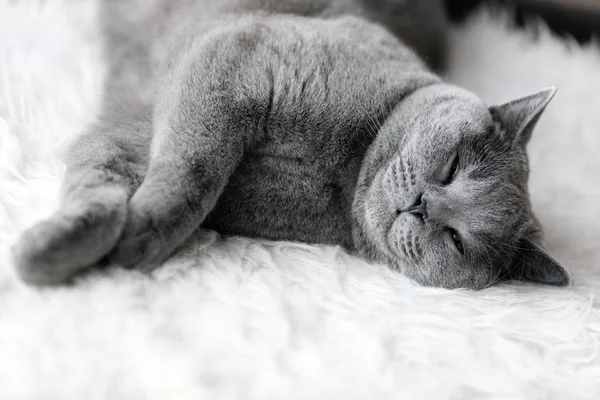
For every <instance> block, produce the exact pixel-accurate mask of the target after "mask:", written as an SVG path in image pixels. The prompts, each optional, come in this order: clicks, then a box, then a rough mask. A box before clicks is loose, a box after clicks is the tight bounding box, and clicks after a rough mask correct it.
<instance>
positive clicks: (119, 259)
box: [108, 208, 169, 272]
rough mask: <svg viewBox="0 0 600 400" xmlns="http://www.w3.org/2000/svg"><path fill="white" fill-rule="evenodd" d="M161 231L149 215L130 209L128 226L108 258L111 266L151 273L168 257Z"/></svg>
mask: <svg viewBox="0 0 600 400" xmlns="http://www.w3.org/2000/svg"><path fill="white" fill-rule="evenodd" d="M164 248H165V245H164V241H163V239H162V235H161V233H160V230H159V229H158V228H157V227H156V224H155V222H154V219H153V218H152V217H151V216H150V215H149V214H147V213H144V212H141V210H136V209H135V208H133V209H130V211H129V215H128V220H127V224H126V226H125V229H124V230H123V234H122V236H121V238H120V240H119V241H118V243H117V245H116V247H115V248H114V250H113V251H112V252H111V253H110V255H109V256H108V259H109V261H110V263H111V264H116V265H119V266H122V267H124V268H127V269H136V270H139V271H143V272H150V271H152V270H154V269H156V268H157V267H158V266H159V265H160V264H161V263H162V262H163V261H164V260H165V259H166V258H167V257H168V256H169V252H167V251H165V250H164Z"/></svg>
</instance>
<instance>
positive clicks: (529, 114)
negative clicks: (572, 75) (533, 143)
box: [490, 87, 556, 147]
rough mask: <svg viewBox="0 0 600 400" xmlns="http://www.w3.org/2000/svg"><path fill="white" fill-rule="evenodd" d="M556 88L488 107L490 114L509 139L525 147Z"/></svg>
mask: <svg viewBox="0 0 600 400" xmlns="http://www.w3.org/2000/svg"><path fill="white" fill-rule="evenodd" d="M555 93H556V88H554V87H550V88H547V89H544V90H541V91H539V92H537V93H534V94H530V95H528V96H525V97H522V98H520V99H517V100H513V101H510V102H508V103H505V104H502V105H500V106H495V107H490V112H491V113H492V116H493V117H494V119H496V120H497V121H498V122H500V124H502V126H503V127H504V129H505V130H506V131H507V133H508V135H510V138H511V139H512V140H513V141H514V142H515V143H516V144H518V145H520V146H522V147H525V146H526V145H527V143H528V142H529V139H531V134H532V132H533V129H534V128H535V125H536V124H537V122H538V120H539V118H540V116H541V115H542V113H543V112H544V109H545V108H546V106H547V105H548V103H550V100H552V98H553V97H554V94H555Z"/></svg>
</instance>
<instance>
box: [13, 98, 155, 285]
mask: <svg viewBox="0 0 600 400" xmlns="http://www.w3.org/2000/svg"><path fill="white" fill-rule="evenodd" d="M150 114H151V112H150V111H149V109H144V110H140V111H139V112H137V113H130V114H128V115H130V116H135V117H134V118H132V119H128V120H121V121H119V122H111V121H108V120H101V121H99V122H97V123H96V124H95V125H94V126H92V127H91V128H90V129H88V130H87V131H86V133H84V134H83V135H81V137H79V138H77V140H76V141H75V142H74V143H73V144H72V145H71V146H70V147H69V149H68V151H67V153H66V154H65V156H64V161H65V164H66V166H67V171H66V175H65V179H64V181H63V187H62V196H61V205H60V208H59V210H58V211H57V212H55V213H54V214H53V215H52V216H50V218H48V219H46V220H44V221H42V222H39V223H38V224H36V225H34V226H33V227H31V228H30V229H28V230H27V231H25V233H24V234H23V235H22V236H21V239H20V240H19V241H18V242H17V244H16V245H15V246H14V247H13V256H14V261H15V266H16V271H17V274H18V275H19V276H20V277H21V279H22V280H23V281H25V282H26V283H28V284H32V285H49V284H54V283H58V282H62V281H64V280H66V279H67V278H69V277H70V276H72V275H74V274H75V273H77V272H79V271H81V270H83V269H87V268H88V267H90V266H93V265H96V264H98V262H99V261H100V260H101V259H102V258H103V257H104V256H106V255H107V254H108V252H110V251H111V250H112V249H113V248H114V247H115V245H116V243H117V241H118V239H119V237H120V235H121V233H122V231H123V228H124V226H125V222H126V219H127V202H128V200H129V198H130V197H131V196H132V195H133V192H134V191H135V190H136V189H137V187H139V185H140V184H141V181H142V180H143V176H144V174H145V172H146V168H147V164H148V156H149V146H150V141H151V115H150Z"/></svg>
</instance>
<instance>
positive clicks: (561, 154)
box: [0, 0, 600, 400]
mask: <svg viewBox="0 0 600 400" xmlns="http://www.w3.org/2000/svg"><path fill="white" fill-rule="evenodd" d="M94 14H95V5H94V2H93V0H80V1H73V0H52V1H45V2H43V4H41V2H39V1H33V0H31V1H27V0H21V1H20V2H13V1H9V0H0V245H1V248H0V251H1V256H2V259H1V260H2V264H1V266H0V399H10V400H15V399H62V400H67V399H78V400H79V399H179V400H183V399H200V398H207V399H222V400H225V399H282V398H285V399H344V400H348V399H436V400H438V399H478V398H493V399H528V400H532V399H571V400H572V399H597V398H600V355H599V354H598V350H599V346H600V302H599V301H598V300H597V299H596V297H595V293H596V291H597V290H598V288H599V287H600V209H599V208H598V207H599V205H600V157H598V153H599V151H600V48H599V47H598V46H597V45H595V44H594V45H590V46H585V47H583V48H582V47H580V46H578V45H577V44H575V43H572V42H570V41H568V40H567V41H565V40H559V39H557V38H555V37H552V36H551V35H550V34H549V33H548V32H547V29H546V28H545V27H544V26H542V25H536V26H532V27H531V28H530V29H529V31H528V32H523V31H516V30H511V29H510V28H508V24H507V23H506V20H505V19H503V18H497V17H492V16H490V14H489V13H482V14H479V15H478V16H477V17H476V18H474V19H472V20H471V21H470V22H469V23H468V24H467V25H465V26H463V27H461V28H459V29H458V30H457V31H456V32H455V33H454V35H453V38H452V40H453V47H454V50H453V54H454V56H453V61H452V65H451V70H450V74H449V78H450V79H451V80H453V81H455V82H458V83H460V84H461V85H463V86H466V87H468V88H470V89H472V90H473V91H475V92H477V93H478V94H480V95H481V96H482V97H483V98H484V99H486V100H487V101H489V102H500V101H503V100H507V99H509V98H511V97H513V96H517V95H520V94H525V93H527V92H530V91H534V90H536V89H538V88H541V87H545V86H550V85H556V86H558V88H559V92H558V94H557V97H556V98H555V100H554V101H553V102H552V104H551V105H550V107H549V110H548V112H547V113H546V114H545V116H544V117H543V119H542V121H541V122H540V125H539V126H538V129H537V131H536V134H535V137H534V139H533V142H532V143H531V145H530V152H531V163H532V166H533V170H532V179H531V190H532V197H533V201H534V204H535V209H536V210H537V213H538V215H539V216H540V218H541V220H542V222H543V224H544V226H545V229H546V232H547V238H548V244H549V247H550V249H551V250H552V251H553V253H554V254H556V255H557V257H558V258H559V259H561V260H562V261H563V262H564V263H566V264H567V265H568V266H569V267H570V270H571V272H572V274H573V277H574V280H575V284H574V287H573V288H572V289H568V290H559V289H553V288H548V287H541V286H533V285H526V284H520V283H509V284H505V285H502V286H498V287H495V288H492V289H489V290H485V291H481V292H469V291H452V292H450V291H445V290H438V289H431V288H422V287H417V286H415V285H413V284H412V283H411V282H410V281H408V280H407V279H405V278H403V277H402V276H399V275H397V274H395V273H392V272H390V271H388V270H386V268H384V267H382V266H379V265H370V264H368V263H366V262H363V261H361V260H358V259H356V258H353V257H351V256H349V255H347V254H345V253H344V251H342V250H341V249H339V248H336V247H316V246H307V245H302V244H291V243H273V242H266V241H258V240H248V239H243V238H228V239H224V238H219V237H218V236H217V235H215V234H212V233H210V232H203V233H200V234H198V235H197V236H196V237H195V238H194V239H193V240H192V241H190V244H189V246H187V247H186V249H185V250H184V251H182V252H181V253H180V254H179V255H177V256H176V257H175V258H174V259H172V260H171V261H170V262H169V263H168V265H166V266H165V267H164V268H162V269H160V270H158V271H157V272H156V273H155V274H154V275H153V276H152V277H148V276H144V275H142V274H139V273H135V272H126V271H108V272H95V273H92V274H89V275H87V276H84V277H81V278H79V279H78V280H77V281H76V284H75V285H73V286H70V287H58V288H54V289H44V290H37V289H31V288H28V287H25V286H23V285H22V284H20V283H19V282H18V281H17V280H16V279H15V277H14V274H13V270H12V266H11V264H10V261H9V246H10V245H11V244H12V243H14V241H15V240H16V239H17V237H18V235H19V232H20V231H22V230H23V229H24V228H25V227H27V226H28V225H30V224H32V223H33V222H35V221H36V220H38V219H40V218H43V217H44V216H45V215H48V214H49V213H50V212H51V211H52V210H53V209H54V208H55V207H56V206H57V190H58V185H59V183H60V180H61V175H62V173H63V166H62V165H61V164H60V162H59V161H58V158H57V154H58V152H59V151H60V149H61V148H62V147H63V145H64V143H65V141H66V140H69V139H70V138H72V137H73V135H74V134H76V133H77V132H78V131H79V130H80V129H81V128H82V127H83V126H84V125H85V123H86V122H88V121H90V119H91V118H92V116H93V114H94V112H95V110H96V107H97V106H98V100H99V92H100V89H101V84H102V79H103V74H102V72H103V65H102V62H101V60H100V57H99V51H98V50H99V47H98V45H99V37H98V32H97V29H96V27H95V24H94Z"/></svg>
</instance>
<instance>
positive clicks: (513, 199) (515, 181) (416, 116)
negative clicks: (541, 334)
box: [355, 85, 570, 289]
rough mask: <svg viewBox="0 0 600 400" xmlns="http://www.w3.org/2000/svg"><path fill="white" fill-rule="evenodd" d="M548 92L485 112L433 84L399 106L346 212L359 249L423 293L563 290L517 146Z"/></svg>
mask: <svg viewBox="0 0 600 400" xmlns="http://www.w3.org/2000/svg"><path fill="white" fill-rule="evenodd" d="M553 94H554V90H553V89H549V90H545V91H542V92H540V93H537V94H535V95H531V96H528V97H525V98H523V99H520V100H517V101H515V102H511V103H508V104H505V105H503V106H499V107H491V108H488V107H486V106H485V105H484V104H483V103H482V102H481V101H480V100H479V99H477V98H476V97H475V96H474V95H472V94H470V93H468V92H466V91H463V90H461V89H457V88H454V87H451V86H446V85H436V86H432V87H430V88H426V89H422V90H420V91H418V92H416V93H415V94H413V95H412V96H410V97H409V98H408V99H406V100H405V101H404V102H403V103H402V104H401V106H399V107H398V109H397V110H395V111H394V113H393V115H392V116H391V117H390V118H389V120H388V121H387V122H386V123H385V124H384V126H383V128H382V130H381V132H380V135H379V138H378V140H377V141H376V143H375V144H374V145H373V146H372V148H371V149H370V154H369V155H368V156H367V159H366V161H365V166H363V171H362V174H361V181H360V182H359V191H358V192H357V193H358V194H359V195H358V196H357V197H356V199H355V211H357V212H359V213H362V217H361V218H360V220H361V224H362V225H363V228H364V230H365V232H364V236H363V237H362V240H364V242H365V244H366V248H368V249H370V251H371V252H374V253H377V254H379V255H383V257H380V258H383V259H385V260H386V261H387V262H388V263H389V264H391V265H392V266H393V267H396V268H399V269H400V270H401V271H402V272H403V273H404V274H406V275H407V276H409V277H411V278H412V279H414V280H415V281H417V282H419V283H421V284H424V285H429V286H439V287H446V288H459V287H465V288H473V289H479V288H484V287H488V286H490V285H491V284H493V283H496V282H498V281H500V280H502V279H505V278H511V277H512V278H517V279H529V280H534V281H538V282H543V283H548V284H554V285H567V284H569V281H570V278H569V275H568V273H567V271H566V270H565V269H564V268H563V267H562V266H561V265H560V264H559V263H558V262H557V261H556V260H554V259H553V258H552V257H550V256H549V255H548V254H547V253H546V252H545V251H544V250H543V249H542V247H541V243H540V236H541V235H540V228H539V225H538V224H537V222H536V220H535V217H534V216H533V213H532V211H531V205H530V202H529V196H528V192H527V180H528V175H529V170H528V163H527V156H526V151H525V147H526V144H527V142H528V141H529V138H530V137H531V132H532V130H533V128H534V126H535V123H536V122H537V119H538V118H539V116H540V115H541V113H542V111H543V110H544V108H545V106H546V105H547V104H548V102H549V101H550V99H551V98H552V96H553Z"/></svg>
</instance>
